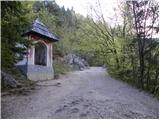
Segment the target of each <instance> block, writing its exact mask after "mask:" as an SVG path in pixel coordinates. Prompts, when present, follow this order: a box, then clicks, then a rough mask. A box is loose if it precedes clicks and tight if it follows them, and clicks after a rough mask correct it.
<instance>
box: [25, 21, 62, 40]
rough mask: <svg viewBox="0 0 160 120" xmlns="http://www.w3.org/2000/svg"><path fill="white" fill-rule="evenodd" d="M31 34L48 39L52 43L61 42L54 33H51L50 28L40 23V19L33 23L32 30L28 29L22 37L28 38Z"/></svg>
mask: <svg viewBox="0 0 160 120" xmlns="http://www.w3.org/2000/svg"><path fill="white" fill-rule="evenodd" d="M29 34H36V35H38V36H40V37H42V38H45V39H48V40H50V41H52V42H57V41H59V37H58V36H56V35H55V34H54V33H52V32H50V31H49V30H48V28H47V27H46V26H45V25H44V24H43V23H42V22H40V21H39V20H38V19H36V20H35V21H34V22H33V23H32V26H31V28H30V29H27V30H26V31H25V32H24V33H22V36H26V35H29Z"/></svg>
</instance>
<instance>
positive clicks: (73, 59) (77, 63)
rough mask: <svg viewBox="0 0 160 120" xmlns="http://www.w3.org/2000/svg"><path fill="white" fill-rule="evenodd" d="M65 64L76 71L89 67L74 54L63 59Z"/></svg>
mask: <svg viewBox="0 0 160 120" xmlns="http://www.w3.org/2000/svg"><path fill="white" fill-rule="evenodd" d="M64 61H65V63H67V64H69V65H71V66H72V67H73V68H75V69H76V70H84V69H86V68H88V67H89V64H88V63H87V61H85V60H84V59H83V58H81V57H80V56H79V55H76V54H68V55H67V56H65V57H64Z"/></svg>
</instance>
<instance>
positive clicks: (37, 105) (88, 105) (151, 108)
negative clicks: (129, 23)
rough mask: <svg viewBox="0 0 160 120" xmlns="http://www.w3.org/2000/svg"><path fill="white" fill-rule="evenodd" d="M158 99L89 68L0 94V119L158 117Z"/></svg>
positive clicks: (103, 72)
mask: <svg viewBox="0 0 160 120" xmlns="http://www.w3.org/2000/svg"><path fill="white" fill-rule="evenodd" d="M158 106H159V104H158V100H157V99H156V98H153V97H152V96H151V95H149V94H147V93H145V92H140V91H139V90H138V89H135V88H133V87H131V86H129V85H128V84H126V83H124V82H122V81H119V80H115V79H112V78H111V77H109V76H108V75H107V74H106V71H105V69H103V68H101V67H91V68H90V69H87V70H84V71H77V72H73V73H69V74H67V75H65V76H63V77H62V78H61V79H59V80H50V81H43V82H39V83H38V86H37V87H36V89H35V90H32V91H31V92H30V93H29V94H27V95H17V96H15V95H12V96H4V97H2V106H1V107H2V118H66V119H67V118H158V116H159V115H158V114H159V111H158Z"/></svg>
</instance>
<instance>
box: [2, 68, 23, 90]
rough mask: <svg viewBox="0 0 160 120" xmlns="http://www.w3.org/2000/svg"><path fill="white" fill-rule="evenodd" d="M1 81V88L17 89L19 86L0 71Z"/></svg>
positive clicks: (10, 77)
mask: <svg viewBox="0 0 160 120" xmlns="http://www.w3.org/2000/svg"><path fill="white" fill-rule="evenodd" d="M1 81H2V86H3V87H9V88H17V87H20V86H21V85H20V83H18V82H17V81H16V80H15V79H14V78H13V77H12V76H11V75H9V74H7V73H5V72H3V71H1Z"/></svg>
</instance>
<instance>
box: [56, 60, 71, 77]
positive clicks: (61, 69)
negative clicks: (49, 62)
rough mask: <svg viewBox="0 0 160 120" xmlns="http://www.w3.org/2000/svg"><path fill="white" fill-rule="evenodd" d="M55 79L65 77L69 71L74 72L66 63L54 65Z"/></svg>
mask: <svg viewBox="0 0 160 120" xmlns="http://www.w3.org/2000/svg"><path fill="white" fill-rule="evenodd" d="M53 67H54V77H55V79H57V78H59V76H60V75H64V74H66V73H67V72H69V71H72V68H71V67H70V66H69V65H67V64H65V63H54V64H53Z"/></svg>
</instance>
